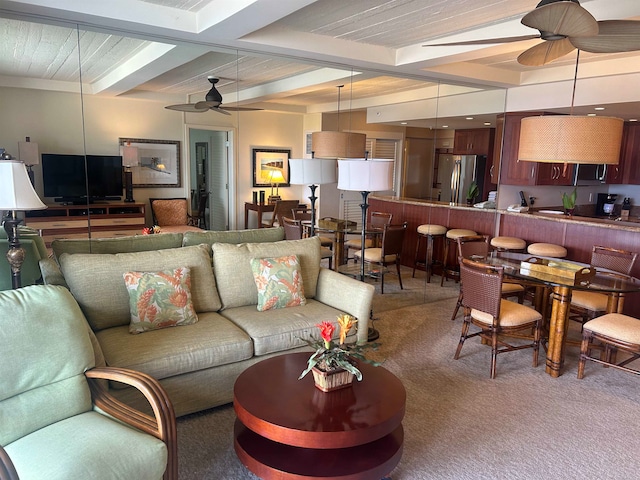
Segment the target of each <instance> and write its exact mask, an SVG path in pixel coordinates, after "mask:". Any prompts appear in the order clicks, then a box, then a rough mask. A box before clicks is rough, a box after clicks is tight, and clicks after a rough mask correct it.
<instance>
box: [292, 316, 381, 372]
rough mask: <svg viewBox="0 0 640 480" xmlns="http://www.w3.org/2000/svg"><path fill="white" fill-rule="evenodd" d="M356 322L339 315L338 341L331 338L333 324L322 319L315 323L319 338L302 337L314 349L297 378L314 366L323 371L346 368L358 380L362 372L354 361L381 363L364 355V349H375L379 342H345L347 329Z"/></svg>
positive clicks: (333, 329) (348, 317)
mask: <svg viewBox="0 0 640 480" xmlns="http://www.w3.org/2000/svg"><path fill="white" fill-rule="evenodd" d="M355 323H356V320H355V318H353V317H352V316H351V315H340V316H339V317H338V325H340V339H339V343H336V342H334V341H333V340H332V338H333V333H334V332H335V328H336V327H335V325H334V324H332V323H331V322H327V321H324V322H322V323H319V324H317V325H316V327H318V328H319V329H320V336H321V340H318V339H315V338H313V337H310V338H309V339H308V340H306V339H303V340H304V341H305V342H307V344H308V345H309V346H310V347H312V348H315V349H316V351H315V353H314V354H313V355H311V357H310V358H309V360H308V362H307V368H306V369H305V370H304V371H303V372H302V373H301V374H300V377H298V380H299V379H301V378H302V377H304V376H305V375H306V374H307V373H309V372H310V371H311V370H312V369H313V368H314V367H316V368H319V369H320V370H323V371H325V372H327V371H334V370H346V371H347V372H350V373H352V374H353V375H354V376H355V377H356V378H357V379H358V381H360V380H362V372H360V370H358V367H357V366H356V365H355V361H356V360H359V361H362V362H366V363H369V364H371V365H373V366H375V367H377V366H379V365H381V364H380V363H379V362H376V361H373V360H369V359H367V358H366V357H365V356H364V351H365V350H377V349H378V347H379V346H380V344H378V343H367V344H365V345H356V344H351V343H350V344H345V340H346V339H347V334H348V333H349V330H351V328H352V327H353V325H354V324H355Z"/></svg>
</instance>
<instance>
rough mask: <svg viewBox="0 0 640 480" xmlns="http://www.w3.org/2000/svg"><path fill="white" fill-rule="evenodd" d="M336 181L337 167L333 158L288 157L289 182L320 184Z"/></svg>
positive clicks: (295, 183) (294, 183)
mask: <svg viewBox="0 0 640 480" xmlns="http://www.w3.org/2000/svg"><path fill="white" fill-rule="evenodd" d="M337 181H338V169H337V166H336V161H335V160H321V159H318V158H291V159H289V183H291V184H293V185H322V184H325V183H336V182H337Z"/></svg>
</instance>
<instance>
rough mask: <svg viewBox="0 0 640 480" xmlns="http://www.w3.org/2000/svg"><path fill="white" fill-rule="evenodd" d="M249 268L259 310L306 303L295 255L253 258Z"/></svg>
mask: <svg viewBox="0 0 640 480" xmlns="http://www.w3.org/2000/svg"><path fill="white" fill-rule="evenodd" d="M251 270H252V271H253V278H254V280H255V282H256V286H257V287H258V310H259V311H261V312H262V311H264V310H272V309H276V308H285V307H295V306H297V305H305V304H306V303H307V300H306V298H305V297H304V287H303V285H302V274H301V272H300V263H299V262H298V256H297V255H288V256H285V257H277V258H253V259H252V260H251Z"/></svg>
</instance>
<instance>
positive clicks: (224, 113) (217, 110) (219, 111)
mask: <svg viewBox="0 0 640 480" xmlns="http://www.w3.org/2000/svg"><path fill="white" fill-rule="evenodd" d="M211 110H213V111H214V112H218V113H222V114H223V115H231V114H230V113H229V112H227V111H226V110H225V109H223V108H220V107H211Z"/></svg>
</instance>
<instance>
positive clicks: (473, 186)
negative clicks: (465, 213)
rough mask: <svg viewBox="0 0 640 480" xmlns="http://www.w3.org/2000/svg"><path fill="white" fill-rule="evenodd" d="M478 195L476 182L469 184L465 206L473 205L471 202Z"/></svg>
mask: <svg viewBox="0 0 640 480" xmlns="http://www.w3.org/2000/svg"><path fill="white" fill-rule="evenodd" d="M479 193H480V190H479V189H478V184H477V183H476V182H471V185H469V190H467V205H471V204H473V201H474V200H475V198H476V197H477V196H478V194H479Z"/></svg>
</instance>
